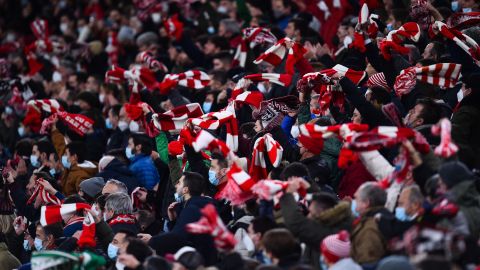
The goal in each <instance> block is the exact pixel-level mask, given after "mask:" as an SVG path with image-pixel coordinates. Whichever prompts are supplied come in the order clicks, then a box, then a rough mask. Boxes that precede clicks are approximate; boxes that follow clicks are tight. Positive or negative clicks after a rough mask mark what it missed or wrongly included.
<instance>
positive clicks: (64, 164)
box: [62, 156, 72, 169]
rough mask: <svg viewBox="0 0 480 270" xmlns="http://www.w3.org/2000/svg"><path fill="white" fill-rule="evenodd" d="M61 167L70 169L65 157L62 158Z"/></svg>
mask: <svg viewBox="0 0 480 270" xmlns="http://www.w3.org/2000/svg"><path fill="white" fill-rule="evenodd" d="M62 165H63V167H65V169H70V167H71V166H72V164H71V163H70V161H69V160H68V158H67V156H62Z"/></svg>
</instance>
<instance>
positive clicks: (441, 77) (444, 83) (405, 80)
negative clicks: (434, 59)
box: [394, 63, 462, 96]
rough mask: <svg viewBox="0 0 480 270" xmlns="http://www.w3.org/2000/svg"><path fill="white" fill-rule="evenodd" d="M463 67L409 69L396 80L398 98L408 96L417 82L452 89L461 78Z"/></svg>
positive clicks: (441, 66) (452, 65) (441, 64)
mask: <svg viewBox="0 0 480 270" xmlns="http://www.w3.org/2000/svg"><path fill="white" fill-rule="evenodd" d="M461 68H462V65H460V64H454V63H440V64H434V65H430V66H425V67H409V68H407V69H404V70H402V71H401V72H400V75H398V76H397V78H396V80H395V85H394V89H395V93H396V94H397V95H398V96H402V95H405V94H408V93H410V92H411V91H412V89H413V88H414V87H415V85H416V82H417V80H420V81H422V82H425V83H428V84H432V85H436V86H439V87H441V88H452V87H454V86H455V84H456V83H457V81H458V79H459V78H460V75H461V73H460V71H461Z"/></svg>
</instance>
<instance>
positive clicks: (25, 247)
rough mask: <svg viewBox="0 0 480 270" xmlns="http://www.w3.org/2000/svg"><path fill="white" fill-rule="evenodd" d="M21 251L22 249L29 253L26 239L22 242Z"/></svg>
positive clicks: (28, 244)
mask: <svg viewBox="0 0 480 270" xmlns="http://www.w3.org/2000/svg"><path fill="white" fill-rule="evenodd" d="M23 249H24V250H25V251H29V250H30V249H31V247H30V243H28V240H27V239H25V240H23Z"/></svg>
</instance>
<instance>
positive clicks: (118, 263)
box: [115, 261, 125, 270]
mask: <svg viewBox="0 0 480 270" xmlns="http://www.w3.org/2000/svg"><path fill="white" fill-rule="evenodd" d="M115 267H116V268H117V270H123V269H125V265H124V264H123V263H121V262H119V261H117V262H116V263H115Z"/></svg>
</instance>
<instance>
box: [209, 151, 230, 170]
mask: <svg viewBox="0 0 480 270" xmlns="http://www.w3.org/2000/svg"><path fill="white" fill-rule="evenodd" d="M210 157H211V158H212V160H213V159H216V160H217V162H218V165H219V166H220V167H221V168H222V169H223V168H228V161H227V160H226V159H225V157H224V156H223V155H221V154H219V153H212V154H211V155H210Z"/></svg>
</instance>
